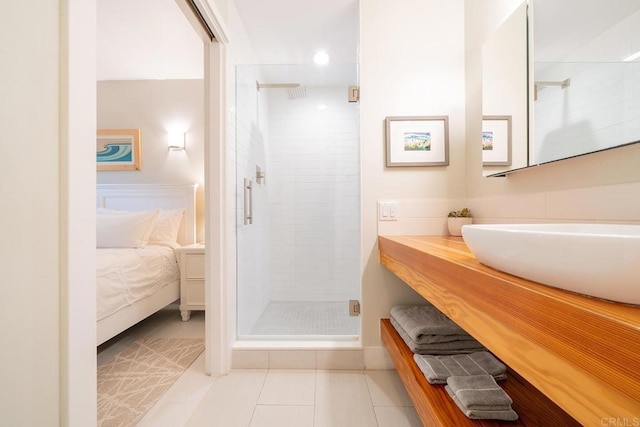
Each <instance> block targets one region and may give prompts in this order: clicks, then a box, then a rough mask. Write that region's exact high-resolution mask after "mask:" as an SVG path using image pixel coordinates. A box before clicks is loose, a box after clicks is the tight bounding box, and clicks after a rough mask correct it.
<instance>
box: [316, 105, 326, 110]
mask: <svg viewBox="0 0 640 427" xmlns="http://www.w3.org/2000/svg"><path fill="white" fill-rule="evenodd" d="M326 109H327V106H326V105H325V104H320V105H318V110H320V111H324V110H326Z"/></svg>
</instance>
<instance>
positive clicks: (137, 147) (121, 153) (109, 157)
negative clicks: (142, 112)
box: [96, 129, 142, 171]
mask: <svg viewBox="0 0 640 427" xmlns="http://www.w3.org/2000/svg"><path fill="white" fill-rule="evenodd" d="M96 164H97V169H98V170H99V171H131V170H141V169H142V151H141V132H140V129H98V135H97V139H96Z"/></svg>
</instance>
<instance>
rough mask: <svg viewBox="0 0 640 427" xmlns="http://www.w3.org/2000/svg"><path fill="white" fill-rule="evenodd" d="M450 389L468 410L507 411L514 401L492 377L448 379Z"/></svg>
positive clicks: (479, 376)
mask: <svg viewBox="0 0 640 427" xmlns="http://www.w3.org/2000/svg"><path fill="white" fill-rule="evenodd" d="M447 385H448V386H449V389H450V390H451V392H452V393H453V394H455V396H456V397H457V398H458V400H459V401H460V403H461V404H462V405H463V406H464V407H465V408H467V409H471V410H478V411H491V410H507V409H510V408H511V404H512V403H513V401H512V400H511V398H510V397H509V395H508V394H507V393H506V392H505V391H504V390H503V389H502V388H501V387H500V386H499V385H498V383H496V380H494V379H493V377H492V376H491V375H472V376H467V377H449V378H447Z"/></svg>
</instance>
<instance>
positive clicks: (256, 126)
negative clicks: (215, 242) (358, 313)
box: [236, 64, 360, 339]
mask: <svg viewBox="0 0 640 427" xmlns="http://www.w3.org/2000/svg"><path fill="white" fill-rule="evenodd" d="M236 83H237V84H236V141H237V143H236V156H237V157H236V158H237V161H236V168H237V169H236V170H237V212H238V215H237V221H236V227H237V280H238V282H237V291H238V295H237V304H238V307H237V309H238V316H237V318H238V325H237V326H238V336H239V337H240V338H248V339H298V338H300V339H336V338H354V337H355V338H357V337H358V335H359V317H354V316H350V314H349V300H357V299H359V295H360V158H359V153H360V144H359V110H358V104H357V103H353V102H348V86H349V85H356V84H357V74H356V66H355V65H354V64H351V65H348V66H344V65H343V66H334V68H333V70H330V71H327V70H322V71H318V69H317V68H316V67H311V66H284V65H271V66H257V65H252V66H239V67H238V68H237V70H236Z"/></svg>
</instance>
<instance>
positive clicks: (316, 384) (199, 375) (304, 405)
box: [99, 307, 421, 427]
mask: <svg viewBox="0 0 640 427" xmlns="http://www.w3.org/2000/svg"><path fill="white" fill-rule="evenodd" d="M172 310H173V311H172ZM176 310H177V308H175V307H174V308H171V309H170V310H164V311H163V312H162V313H159V314H158V315H157V316H154V317H153V318H152V319H149V321H147V322H144V323H143V324H142V325H140V328H139V329H140V331H139V334H141V335H142V336H193V335H197V334H203V333H204V328H203V326H204V316H202V313H197V312H196V313H193V314H194V316H192V319H191V320H190V321H189V322H181V321H180V320H179V314H178V313H177V311H176ZM192 322H193V323H192ZM177 334H184V335H177ZM139 337H140V336H138V332H136V331H135V330H134V331H131V332H130V333H128V334H127V335H126V336H125V337H124V339H125V340H126V341H129V342H130V340H132V339H136V338H139ZM110 344H111V345H110V346H109V347H108V348H104V349H101V350H102V351H101V353H104V352H106V351H109V352H111V351H116V350H115V349H117V348H118V347H119V345H117V343H110ZM123 345H125V344H123ZM100 357H105V356H104V354H103V355H101V356H99V358H100ZM138 425H139V426H142V427H164V426H167V427H176V426H191V427H200V426H208V427H210V426H213V427H234V426H238V427H271V426H274V427H289V426H291V427H307V426H308V427H341V426H344V427H360V426H362V427H387V426H389V427H403V426H407V427H414V426H415V427H418V426H421V423H420V421H419V419H418V415H417V414H416V412H415V410H414V408H413V407H412V405H411V401H410V400H409V397H408V396H407V394H406V392H405V390H404V387H403V386H402V383H401V381H400V378H399V377H398V375H397V374H396V372H395V371H368V370H356V371H349V370H304V369H295V370H294V369H289V370H282V369H247V370H232V371H231V372H230V373H229V374H228V375H225V376H222V377H217V378H216V377H210V376H207V375H206V374H205V373H204V354H203V355H201V356H200V357H198V359H196V361H195V362H194V363H193V365H191V367H190V368H189V369H187V371H186V372H185V373H184V374H183V375H182V376H181V377H180V378H179V379H178V380H177V381H176V382H175V383H174V384H173V386H172V387H171V388H170V389H169V390H168V391H167V393H166V394H165V395H164V396H163V397H162V398H161V399H160V401H158V403H157V404H156V405H155V406H154V407H153V408H151V410H150V411H149V412H148V413H147V414H146V415H145V417H144V418H143V419H142V420H141V422H140V423H139V424H138Z"/></svg>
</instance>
